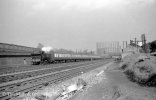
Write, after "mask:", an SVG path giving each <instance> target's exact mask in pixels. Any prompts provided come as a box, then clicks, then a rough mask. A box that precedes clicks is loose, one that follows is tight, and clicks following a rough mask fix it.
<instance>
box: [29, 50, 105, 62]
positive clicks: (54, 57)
mask: <svg viewBox="0 0 156 100" xmlns="http://www.w3.org/2000/svg"><path fill="white" fill-rule="evenodd" d="M31 58H32V64H33V65H39V64H47V63H60V62H64V63H66V62H77V61H92V60H100V59H102V57H100V56H97V55H88V54H78V53H73V54H71V53H60V52H56V51H52V50H51V51H50V52H44V51H40V52H39V53H32V54H31Z"/></svg>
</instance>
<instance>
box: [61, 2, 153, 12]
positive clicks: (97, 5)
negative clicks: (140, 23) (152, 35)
mask: <svg viewBox="0 0 156 100" xmlns="http://www.w3.org/2000/svg"><path fill="white" fill-rule="evenodd" d="M59 2H64V5H63V7H62V9H70V8H77V9H89V10H94V9H102V8H106V9H114V8H120V7H125V6H134V5H147V4H152V3H153V2H155V0H59Z"/></svg>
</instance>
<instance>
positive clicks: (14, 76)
mask: <svg viewBox="0 0 156 100" xmlns="http://www.w3.org/2000/svg"><path fill="white" fill-rule="evenodd" d="M92 63H94V62H86V63H78V64H71V65H65V66H59V67H52V68H46V69H38V70H32V71H25V72H19V73H11V74H4V75H0V84H2V83H6V82H11V81H15V80H21V79H26V78H31V77H35V76H38V75H43V74H47V73H52V72H56V71H61V70H65V69H71V68H76V67H79V66H82V65H87V64H92ZM0 86H1V85H0Z"/></svg>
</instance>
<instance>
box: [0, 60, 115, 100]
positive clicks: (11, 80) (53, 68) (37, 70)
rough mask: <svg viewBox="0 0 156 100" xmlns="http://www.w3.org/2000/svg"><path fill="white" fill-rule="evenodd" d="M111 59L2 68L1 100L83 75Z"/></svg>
mask: <svg viewBox="0 0 156 100" xmlns="http://www.w3.org/2000/svg"><path fill="white" fill-rule="evenodd" d="M111 61H112V60H110V59H105V60H96V61H84V62H74V63H73V62H71V63H60V64H46V65H30V66H21V67H20V66H19V67H6V68H0V91H1V94H0V100H11V99H12V98H16V97H18V96H19V93H28V92H30V91H31V92H32V91H35V90H39V89H42V88H44V87H46V86H49V85H50V84H56V83H58V82H62V81H64V80H67V79H69V78H72V77H75V76H78V75H81V74H82V73H85V72H88V71H90V70H93V69H95V68H97V67H100V66H102V65H104V64H107V63H108V62H111Z"/></svg>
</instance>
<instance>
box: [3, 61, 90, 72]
mask: <svg viewBox="0 0 156 100" xmlns="http://www.w3.org/2000/svg"><path fill="white" fill-rule="evenodd" d="M87 62H90V61H85V62H70V63H59V64H46V65H29V66H18V67H7V66H6V67H3V68H0V75H5V74H11V73H17V72H24V71H30V70H36V69H44V68H45V69H46V68H54V67H60V66H67V65H72V64H79V63H87Z"/></svg>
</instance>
